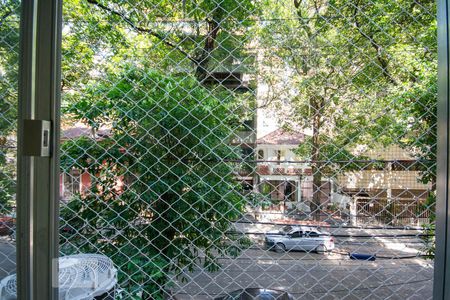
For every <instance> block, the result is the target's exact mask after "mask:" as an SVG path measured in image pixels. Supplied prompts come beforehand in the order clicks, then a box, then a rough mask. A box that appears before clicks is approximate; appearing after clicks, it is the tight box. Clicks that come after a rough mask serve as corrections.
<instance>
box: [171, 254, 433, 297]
mask: <svg viewBox="0 0 450 300" xmlns="http://www.w3.org/2000/svg"><path fill="white" fill-rule="evenodd" d="M220 262H221V264H222V269H221V270H220V271H218V272H214V273H208V272H205V271H203V270H202V269H200V268H199V269H197V270H196V271H195V272H193V273H188V274H186V276H187V277H188V278H189V279H191V280H190V281H188V282H187V283H184V284H182V283H180V282H178V284H179V285H178V286H177V287H176V288H174V289H173V291H174V292H175V294H176V296H177V299H205V300H206V299H212V298H213V297H215V296H218V295H219V294H222V293H223V292H224V291H227V292H230V291H233V290H236V289H240V288H244V287H264V288H272V289H281V290H286V291H289V292H290V293H291V294H292V295H293V296H294V297H295V299H319V298H320V299H431V296H432V283H433V264H432V262H430V261H425V260H423V259H421V258H414V259H397V260H393V259H377V260H376V261H375V262H367V261H355V260H350V259H349V258H348V257H347V256H344V255H341V254H329V255H321V254H316V253H310V254H308V253H302V252H289V253H284V254H283V253H281V254H280V253H275V252H269V251H266V250H253V249H249V250H246V251H244V252H243V253H242V254H241V255H240V256H239V257H238V258H237V259H222V260H221V261H220Z"/></svg>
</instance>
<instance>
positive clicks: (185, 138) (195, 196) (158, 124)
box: [62, 66, 245, 299]
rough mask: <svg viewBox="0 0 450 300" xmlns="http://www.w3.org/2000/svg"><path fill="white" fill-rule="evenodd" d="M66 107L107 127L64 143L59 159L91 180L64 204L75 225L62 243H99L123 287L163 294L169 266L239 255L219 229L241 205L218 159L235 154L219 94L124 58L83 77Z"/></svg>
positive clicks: (90, 246) (90, 247) (209, 264)
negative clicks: (94, 78) (115, 67)
mask: <svg viewBox="0 0 450 300" xmlns="http://www.w3.org/2000/svg"><path fill="white" fill-rule="evenodd" d="M67 112H68V113H70V114H71V115H72V116H73V117H74V118H75V119H77V120H83V121H84V122H85V123H87V124H90V125H91V126H93V127H94V128H98V127H99V126H100V125H106V126H110V127H111V134H110V136H109V137H107V138H104V139H101V140H100V139H97V140H94V139H90V138H86V137H85V138H80V139H77V140H72V141H68V142H65V143H64V144H63V145H62V152H63V157H62V166H63V168H65V169H66V170H69V169H70V168H73V167H75V168H80V169H86V170H88V171H89V173H90V174H91V177H92V185H91V188H90V190H89V191H88V192H86V194H84V195H83V196H81V197H78V198H76V199H73V200H72V201H70V202H69V203H68V205H67V206H66V207H65V208H63V210H62V216H63V219H64V220H65V221H66V222H67V224H69V225H70V227H72V228H76V229H78V230H79V232H76V233H75V234H73V233H72V234H71V233H68V234H69V235H70V236H69V237H67V239H66V240H65V243H63V246H62V249H63V251H64V249H67V251H69V252H72V251H100V252H103V253H105V254H106V255H108V256H109V257H111V258H112V259H113V260H114V262H115V263H116V265H117V266H118V267H119V269H120V279H121V282H120V285H121V287H122V288H125V289H126V292H127V293H129V295H134V296H137V295H142V298H144V299H158V297H161V296H162V294H163V292H162V291H161V287H164V286H165V285H166V284H168V282H169V277H170V275H171V274H175V275H180V274H182V272H183V270H185V269H187V270H192V269H193V268H194V266H195V265H196V264H198V263H200V262H201V263H202V264H203V266H204V267H205V268H206V269H207V270H209V271H213V270H217V268H218V267H219V264H218V262H217V256H221V255H224V254H229V255H237V253H238V249H239V247H237V246H236V245H235V246H233V245H232V244H230V243H229V241H228V240H227V239H224V235H223V234H224V232H226V231H227V230H228V229H229V226H230V220H233V219H236V218H238V217H239V216H240V215H241V212H242V211H243V209H244V205H245V201H244V198H243V197H242V196H241V193H240V187H239V186H238V185H237V184H236V183H235V181H234V178H233V169H234V167H233V165H231V164H229V163H226V162H224V160H226V159H236V158H238V157H239V151H238V149H235V148H233V147H232V146H229V144H228V141H229V140H230V138H231V136H232V134H233V132H232V131H230V129H229V128H228V127H227V125H226V124H227V122H228V121H229V119H230V118H232V116H230V114H229V113H228V107H227V104H226V102H225V103H223V102H220V101H218V100H217V99H216V98H213V97H212V96H211V95H210V93H209V92H208V91H207V90H206V89H204V88H203V87H201V86H200V85H199V84H198V82H197V81H196V80H195V79H194V78H186V77H183V78H176V77H170V76H163V75H161V74H159V73H157V72H154V71H151V70H146V69H140V68H137V67H135V66H127V67H126V68H124V70H123V71H121V72H118V73H117V74H108V76H107V78H105V80H102V81H101V82H98V83H97V84H95V85H93V86H89V87H88V88H87V89H86V92H85V98H83V99H80V101H79V102H76V103H74V104H73V105H71V106H69V107H68V108H67ZM118 180H121V181H123V182H124V187H123V188H121V189H118V188H117V186H116V185H117V182H118ZM200 251H202V252H203V253H204V257H203V258H200V256H199V253H200ZM130 276H131V277H130Z"/></svg>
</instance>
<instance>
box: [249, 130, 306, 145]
mask: <svg viewBox="0 0 450 300" xmlns="http://www.w3.org/2000/svg"><path fill="white" fill-rule="evenodd" d="M304 139H305V135H304V134H303V133H301V132H297V131H287V130H284V129H281V128H280V129H277V130H275V131H272V132H271V133H269V134H267V135H265V136H263V137H262V138H259V139H258V140H257V141H256V143H257V144H265V145H298V144H300V143H301V142H303V141H304Z"/></svg>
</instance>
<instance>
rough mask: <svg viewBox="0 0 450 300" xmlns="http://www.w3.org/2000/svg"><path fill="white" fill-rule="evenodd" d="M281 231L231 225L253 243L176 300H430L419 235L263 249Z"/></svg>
mask: <svg viewBox="0 0 450 300" xmlns="http://www.w3.org/2000/svg"><path fill="white" fill-rule="evenodd" d="M280 227H281V226H273V225H262V224H235V229H236V230H238V231H239V232H241V233H245V234H246V236H248V237H249V238H250V240H251V241H252V242H253V244H252V246H251V247H250V248H248V249H246V250H243V251H242V252H241V253H240V255H239V256H238V257H236V258H233V257H223V258H220V259H219V262H220V264H221V265H222V268H221V269H220V270H219V271H217V272H207V271H205V270H203V269H202V268H201V267H198V268H197V269H196V270H195V271H194V272H192V273H185V277H186V278H187V279H188V281H187V282H181V280H174V286H172V287H171V288H170V290H171V291H172V293H173V294H174V295H175V297H176V298H175V299H183V300H184V299H198V300H207V299H214V298H215V297H217V296H219V295H221V294H223V293H224V292H230V291H233V290H237V289H240V288H247V287H263V288H272V289H280V290H285V291H289V292H290V293H291V294H292V295H293V296H294V298H295V299H349V300H350V299H355V300H358V299H402V300H403V299H420V300H424V299H431V297H432V288H433V261H431V260H426V259H424V258H422V257H420V256H419V255H420V253H421V249H423V246H424V245H423V242H422V240H421V239H420V238H418V237H417V236H416V235H417V234H419V233H420V231H418V230H408V229H405V230H393V229H358V228H334V229H331V228H330V229H328V231H330V232H332V233H333V235H334V236H335V244H336V249H334V250H333V252H331V253H329V254H317V253H305V252H297V251H295V252H286V253H276V252H274V251H268V250H266V249H264V245H263V237H264V234H263V233H264V232H267V231H270V230H276V229H279V228H280ZM349 252H356V253H366V254H376V256H377V259H376V260H375V261H373V262H368V261H361V260H351V259H350V258H349V255H348V253H349ZM14 260H15V245H14V244H11V242H10V240H9V239H8V238H6V237H3V238H2V239H1V240H0V278H3V277H4V276H6V275H8V274H11V273H14V272H15V264H14Z"/></svg>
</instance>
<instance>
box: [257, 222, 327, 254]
mask: <svg viewBox="0 0 450 300" xmlns="http://www.w3.org/2000/svg"><path fill="white" fill-rule="evenodd" d="M265 243H266V247H267V248H268V249H269V250H275V251H277V252H285V251H291V250H300V251H308V252H310V251H316V252H318V253H325V252H327V251H331V250H333V249H334V238H333V236H331V235H330V234H329V233H325V232H321V231H320V230H318V229H317V228H314V227H307V226H285V227H283V228H282V229H281V230H280V231H278V232H269V233H267V234H266V236H265Z"/></svg>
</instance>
